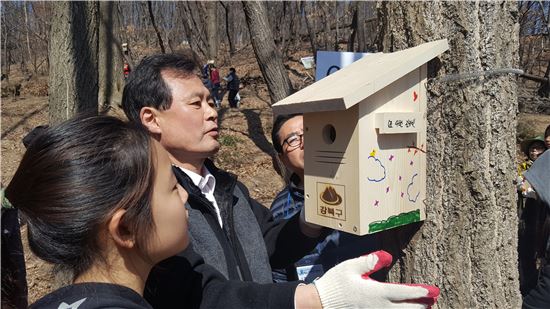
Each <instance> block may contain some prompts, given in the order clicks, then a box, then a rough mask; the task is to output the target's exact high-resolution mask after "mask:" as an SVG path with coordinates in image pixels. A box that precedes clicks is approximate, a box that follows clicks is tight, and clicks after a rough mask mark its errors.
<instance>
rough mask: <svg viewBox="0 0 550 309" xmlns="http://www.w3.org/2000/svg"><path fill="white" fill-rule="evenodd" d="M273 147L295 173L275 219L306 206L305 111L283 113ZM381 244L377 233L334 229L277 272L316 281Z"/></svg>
mask: <svg viewBox="0 0 550 309" xmlns="http://www.w3.org/2000/svg"><path fill="white" fill-rule="evenodd" d="M271 138H272V142H273V147H274V148H275V151H276V152H277V154H278V158H279V160H280V161H281V162H282V163H283V164H284V166H285V167H286V168H287V169H288V170H289V171H290V172H291V173H292V174H291V176H290V180H289V183H288V185H287V186H286V187H285V188H284V189H283V190H282V191H281V192H279V193H278V194H277V196H276V197H275V200H274V201H273V203H272V204H271V208H270V209H271V212H272V213H273V217H274V218H275V219H279V220H280V219H288V218H290V217H292V216H293V215H295V214H296V213H299V212H300V211H301V210H302V208H303V206H304V118H303V116H302V115H301V114H292V115H280V116H278V117H277V118H276V119H275V121H274V123H273V130H272V132H271ZM378 247H380V244H379V241H378V239H377V236H376V234H374V235H365V236H356V235H353V234H349V233H345V232H339V231H333V232H332V233H331V234H330V235H329V236H328V237H327V238H325V239H324V240H322V241H320V242H319V243H318V244H317V246H316V247H315V249H314V250H313V251H312V252H311V253H310V254H309V255H307V256H305V257H304V258H302V259H301V260H300V261H298V262H296V263H295V264H294V265H290V266H288V267H287V268H286V269H277V270H274V272H273V279H274V280H275V281H276V282H286V281H292V280H303V281H305V282H308V283H309V282H313V280H315V279H316V278H318V277H320V276H322V275H323V274H324V273H325V272H326V271H328V270H329V269H331V268H332V267H334V266H335V265H336V264H338V263H340V262H342V261H344V260H347V259H350V258H353V257H356V256H359V255H363V254H366V253H369V252H373V251H375V250H376V249H377V248H378Z"/></svg>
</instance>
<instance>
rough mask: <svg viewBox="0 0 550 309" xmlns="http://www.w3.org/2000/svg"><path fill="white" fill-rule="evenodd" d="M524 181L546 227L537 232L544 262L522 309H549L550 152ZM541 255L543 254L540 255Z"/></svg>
mask: <svg viewBox="0 0 550 309" xmlns="http://www.w3.org/2000/svg"><path fill="white" fill-rule="evenodd" d="M524 175H525V179H526V180H527V181H528V182H529V184H530V185H531V186H532V187H533V189H534V190H535V192H536V194H537V200H538V202H539V206H540V207H541V208H543V209H544V208H546V211H544V212H543V213H544V214H545V217H546V218H543V222H545V223H544V224H545V225H546V226H545V227H543V228H542V231H539V234H541V235H539V236H544V239H541V243H542V244H541V246H540V247H543V248H541V250H540V251H542V252H545V253H546V254H545V256H544V257H545V259H544V260H545V261H544V262H543V266H542V267H541V269H540V274H539V278H538V282H537V285H536V286H535V287H534V288H533V289H531V290H530V291H529V292H528V294H527V295H526V296H525V297H524V298H523V308H526V309H542V308H550V263H549V260H548V259H550V238H549V237H548V229H549V228H550V226H549V225H550V218H548V208H550V151H545V152H544V154H542V155H541V156H540V157H539V158H538V159H537V160H536V161H535V162H534V163H533V165H532V166H531V168H529V170H528V171H526V172H525V174H524ZM544 234H545V235H544ZM541 255H543V254H541Z"/></svg>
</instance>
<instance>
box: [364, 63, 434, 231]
mask: <svg viewBox="0 0 550 309" xmlns="http://www.w3.org/2000/svg"><path fill="white" fill-rule="evenodd" d="M425 84H426V65H423V66H421V67H420V68H418V69H416V70H414V71H413V72H411V73H409V74H407V75H405V76H403V77H402V78H400V79H399V80H397V81H395V82H394V83H392V84H390V85H389V86H387V87H385V88H384V89H382V90H381V91H379V92H377V93H375V94H374V95H372V96H370V97H368V98H367V99H366V100H365V101H364V102H361V103H360V104H359V154H358V161H359V162H360V163H359V164H358V167H359V181H358V185H359V191H360V192H361V193H360V198H359V201H360V204H361V213H360V221H361V228H360V230H361V231H362V233H361V234H365V233H368V234H371V233H375V232H379V231H382V230H386V229H390V228H393V227H396V226H400V225H405V224H409V223H412V222H417V221H420V220H424V219H425V209H424V203H423V201H424V199H425V196H426V87H425V86H426V85H425ZM381 114H386V115H399V117H397V116H396V118H395V119H392V120H386V122H389V123H390V126H391V127H395V128H398V127H396V126H401V128H399V129H400V130H405V131H407V130H409V131H408V132H411V131H415V132H412V133H396V134H381V133H380V130H379V129H377V124H376V118H377V115H381ZM407 115H410V116H407ZM384 125H386V126H387V125H388V123H385V124H384Z"/></svg>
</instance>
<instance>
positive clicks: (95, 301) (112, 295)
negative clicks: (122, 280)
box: [29, 283, 151, 309]
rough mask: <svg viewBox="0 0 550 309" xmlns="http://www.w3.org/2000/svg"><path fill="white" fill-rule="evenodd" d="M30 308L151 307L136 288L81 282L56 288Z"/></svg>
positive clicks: (144, 308)
mask: <svg viewBox="0 0 550 309" xmlns="http://www.w3.org/2000/svg"><path fill="white" fill-rule="evenodd" d="M29 308H30V309H39V308H40V309H41V308H44V309H58V308H78V309H99V308H125V309H151V306H150V305H149V304H148V303H147V302H146V301H145V299H143V298H142V297H141V295H139V294H138V293H136V292H135V291H134V290H132V289H130V288H127V287H124V286H120V285H116V284H109V283H79V284H72V285H69V286H66V287H63V288H61V289H59V290H56V291H54V292H52V293H50V294H48V295H46V296H44V297H42V298H41V299H39V300H38V301H37V302H35V303H34V304H32V305H31V306H30V307H29Z"/></svg>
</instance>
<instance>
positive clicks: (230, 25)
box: [220, 1, 235, 57]
mask: <svg viewBox="0 0 550 309" xmlns="http://www.w3.org/2000/svg"><path fill="white" fill-rule="evenodd" d="M220 4H221V5H222V7H223V10H224V11H225V35H226V36H227V42H228V43H229V56H231V57H233V55H235V44H234V43H233V39H232V38H231V32H232V31H233V28H234V27H233V23H232V22H231V19H230V16H231V15H230V13H231V10H230V9H231V7H230V4H231V2H227V3H224V1H220Z"/></svg>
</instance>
